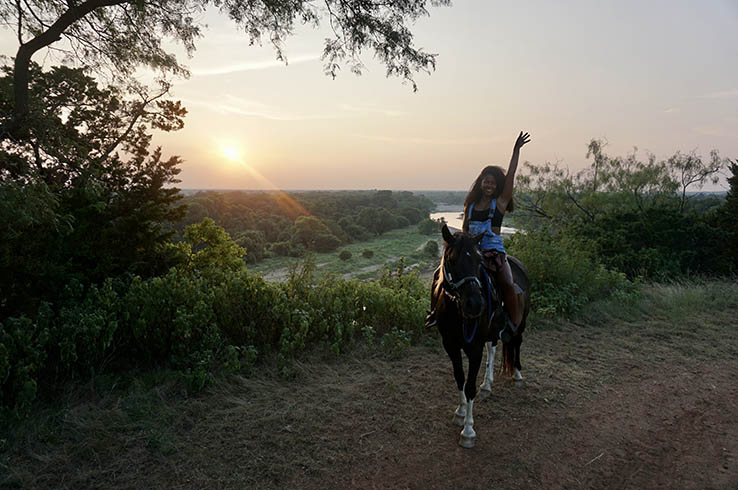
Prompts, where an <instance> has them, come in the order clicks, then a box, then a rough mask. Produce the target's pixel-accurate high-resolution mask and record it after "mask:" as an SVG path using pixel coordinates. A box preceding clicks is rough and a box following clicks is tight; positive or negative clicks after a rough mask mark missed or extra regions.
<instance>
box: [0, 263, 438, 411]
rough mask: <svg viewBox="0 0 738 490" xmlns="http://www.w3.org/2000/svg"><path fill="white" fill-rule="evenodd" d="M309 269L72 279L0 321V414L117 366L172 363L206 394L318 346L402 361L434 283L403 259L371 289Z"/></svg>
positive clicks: (186, 269)
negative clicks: (86, 282)
mask: <svg viewBox="0 0 738 490" xmlns="http://www.w3.org/2000/svg"><path fill="white" fill-rule="evenodd" d="M314 269H315V265H314V263H313V262H312V260H311V259H307V260H306V261H305V262H304V263H303V264H302V265H300V266H296V267H295V268H294V269H293V271H292V273H291V274H290V278H289V279H288V280H287V281H286V282H285V283H282V284H277V283H269V282H266V281H264V279H262V278H261V277H259V276H256V275H254V274H251V273H249V272H248V271H247V270H246V269H245V268H243V267H241V268H232V269H226V270H224V271H222V273H221V274H219V275H215V274H212V273H207V274H202V273H201V271H197V270H192V269H191V268H189V267H186V266H184V265H183V267H182V268H181V269H172V270H170V272H169V273H167V274H166V275H164V276H162V277H158V278H151V279H142V278H139V277H133V278H130V279H128V280H107V281H105V283H104V284H103V285H102V286H100V287H93V286H90V287H88V288H86V289H85V288H84V287H82V285H81V284H80V283H79V282H75V281H72V282H70V284H69V285H68V286H67V288H65V291H64V293H63V294H62V297H63V300H62V302H61V304H60V305H59V306H58V307H56V308H53V307H52V306H50V305H48V304H43V305H42V307H41V308H40V309H39V310H38V312H37V314H36V316H35V317H33V318H31V317H20V318H9V319H7V320H6V321H4V322H3V323H2V324H0V412H1V414H2V415H3V416H6V415H10V416H16V417H17V416H23V415H24V414H25V413H27V412H28V410H29V409H30V407H31V406H32V404H33V402H34V400H35V399H36V398H37V397H38V396H39V394H41V393H53V391H54V389H56V387H57V386H58V385H59V382H63V381H65V380H68V379H73V378H86V377H89V376H93V375H96V374H101V373H104V372H107V371H110V370H113V369H126V368H128V367H132V366H154V365H156V366H165V367H170V368H174V369H177V370H179V371H180V372H182V373H183V374H184V376H185V377H186V379H187V381H188V385H189V387H190V388H191V389H193V390H199V389H202V388H203V387H204V386H205V385H207V384H208V383H209V381H210V380H211V379H212V376H213V373H215V372H217V371H219V370H222V371H225V372H233V371H234V370H238V369H246V370H249V369H251V367H252V366H253V365H254V363H255V362H258V361H259V360H265V359H275V360H276V363H277V367H278V368H281V369H284V368H285V367H286V366H287V365H288V364H289V363H290V362H291V359H293V358H294V357H295V356H296V355H299V353H300V352H302V351H304V350H305V349H307V348H309V346H311V345H313V346H314V345H324V346H327V347H328V348H329V349H330V350H332V351H333V352H335V353H340V352H343V351H345V350H346V348H347V347H348V346H350V345H351V344H352V343H353V342H355V341H356V340H357V339H359V338H368V337H370V338H371V341H372V345H378V346H380V347H381V348H382V349H384V350H385V351H386V352H388V353H390V354H397V353H400V352H402V351H404V349H406V347H407V345H409V342H410V341H411V340H412V339H414V338H417V337H418V336H419V335H420V333H421V332H422V328H423V318H424V315H425V311H426V310H427V307H428V291H427V285H426V284H425V283H424V282H423V281H422V280H421V279H420V278H419V277H418V275H417V273H411V274H408V273H407V272H406V271H405V270H404V264H403V261H402V260H401V261H400V262H399V263H398V265H397V267H396V270H388V271H387V272H386V273H385V275H384V276H383V278H382V279H381V280H380V281H373V282H359V281H353V280H351V281H347V280H344V279H341V278H336V277H326V278H324V279H322V280H320V281H318V282H316V280H315V279H314V277H313V271H314ZM375 341H376V343H375Z"/></svg>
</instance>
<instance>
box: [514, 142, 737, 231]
mask: <svg viewBox="0 0 738 490" xmlns="http://www.w3.org/2000/svg"><path fill="white" fill-rule="evenodd" d="M604 146H605V144H604V143H603V142H602V141H600V140H592V141H591V142H590V143H589V147H588V152H587V157H592V159H593V161H592V164H591V165H590V167H589V168H586V169H584V170H581V171H579V172H575V173H572V172H571V171H570V170H568V169H562V168H560V167H558V166H557V165H552V164H550V163H546V164H543V165H533V164H531V163H529V162H526V163H525V168H526V172H525V174H523V175H521V176H520V177H519V179H518V187H519V193H518V195H519V196H521V199H520V200H521V201H522V209H523V210H524V211H525V213H526V214H527V216H528V217H529V218H537V219H544V220H549V221H552V222H554V223H558V224H564V223H571V222H574V221H578V220H584V221H588V222H594V221H595V219H596V217H597V216H598V215H599V214H602V213H605V212H608V211H611V210H615V209H617V210H621V211H623V210H630V209H637V210H639V211H643V210H645V209H647V208H649V207H660V206H664V205H675V206H677V207H678V208H679V210H680V211H682V212H684V211H686V209H687V207H686V204H687V201H688V199H689V198H688V196H687V195H686V188H687V186H690V185H691V186H693V187H697V188H700V187H701V186H702V185H703V184H705V183H706V182H708V181H715V179H716V175H717V172H719V171H720V169H721V168H722V167H723V166H724V162H725V161H724V160H722V159H721V158H720V157H719V155H718V153H717V151H715V150H713V151H712V152H711V153H710V160H709V161H707V162H704V161H703V160H702V159H701V158H700V157H699V156H697V155H695V154H689V155H683V154H681V153H676V154H675V155H673V156H672V157H670V158H668V159H667V160H664V161H657V160H656V158H655V157H654V156H653V155H649V156H648V159H647V161H640V160H638V158H637V154H636V152H635V151H634V152H633V153H631V154H630V155H628V156H627V157H610V156H608V155H606V154H605V153H604V150H603V149H604Z"/></svg>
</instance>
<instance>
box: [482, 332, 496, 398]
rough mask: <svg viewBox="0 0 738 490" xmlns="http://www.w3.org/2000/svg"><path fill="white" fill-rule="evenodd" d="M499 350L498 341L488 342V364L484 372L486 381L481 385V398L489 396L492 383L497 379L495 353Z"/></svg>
mask: <svg viewBox="0 0 738 490" xmlns="http://www.w3.org/2000/svg"><path fill="white" fill-rule="evenodd" d="M496 352H497V341H493V342H487V364H486V370H485V373H484V382H483V383H482V384H481V385H480V386H479V396H480V397H481V398H484V397H487V396H489V394H490V393H491V392H492V383H493V382H494V380H495V353H496Z"/></svg>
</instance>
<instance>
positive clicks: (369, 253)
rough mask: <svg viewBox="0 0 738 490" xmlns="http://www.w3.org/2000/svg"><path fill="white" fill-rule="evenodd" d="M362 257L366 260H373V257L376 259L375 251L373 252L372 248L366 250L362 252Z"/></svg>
mask: <svg viewBox="0 0 738 490" xmlns="http://www.w3.org/2000/svg"><path fill="white" fill-rule="evenodd" d="M361 255H362V257H364V258H367V259H371V258H372V257H374V250H372V249H370V248H365V249H364V250H363V251H362V252H361Z"/></svg>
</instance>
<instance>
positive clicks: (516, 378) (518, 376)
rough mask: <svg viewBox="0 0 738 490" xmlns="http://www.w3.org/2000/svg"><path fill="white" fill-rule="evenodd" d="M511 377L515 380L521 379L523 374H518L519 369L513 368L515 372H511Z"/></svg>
mask: <svg viewBox="0 0 738 490" xmlns="http://www.w3.org/2000/svg"><path fill="white" fill-rule="evenodd" d="M513 379H514V380H515V381H522V380H523V375H522V374H520V369H518V368H515V372H514V373H513Z"/></svg>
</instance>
